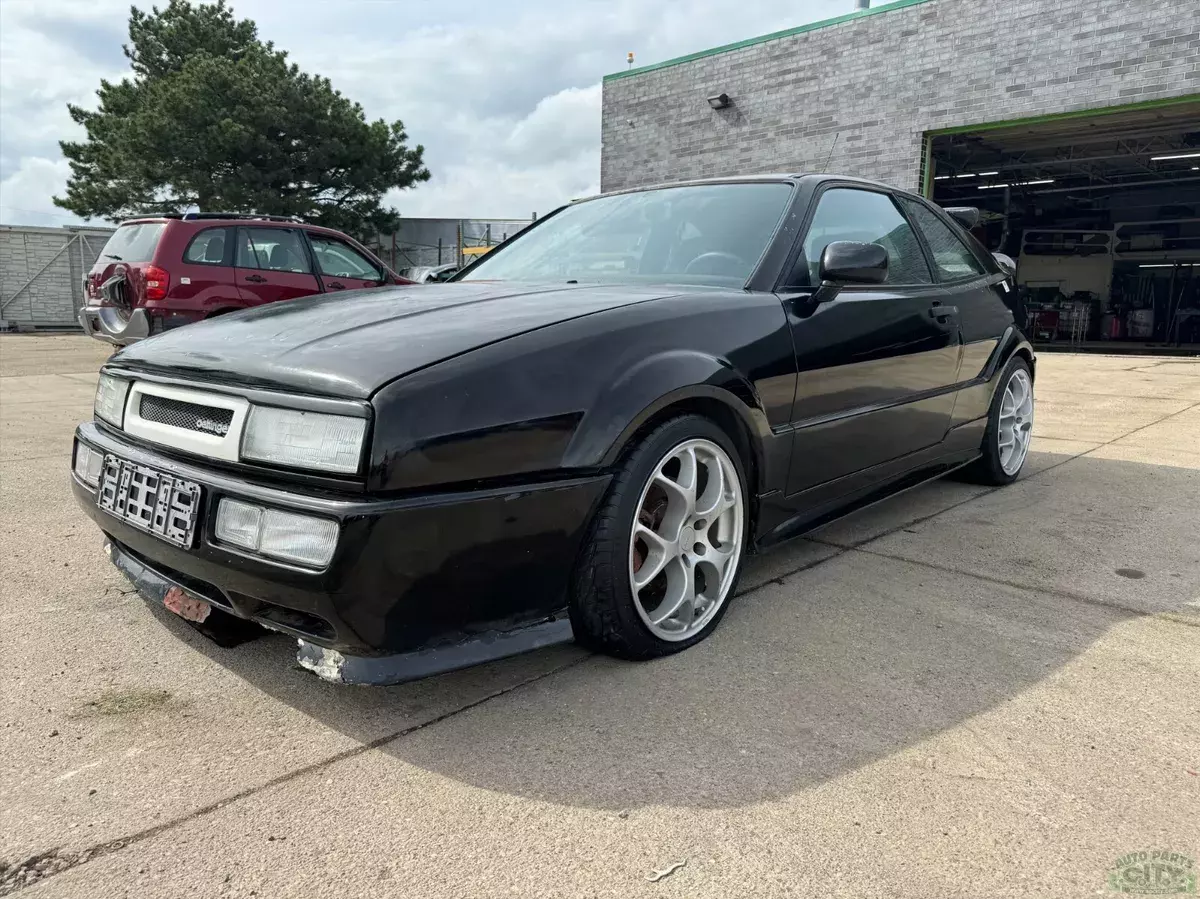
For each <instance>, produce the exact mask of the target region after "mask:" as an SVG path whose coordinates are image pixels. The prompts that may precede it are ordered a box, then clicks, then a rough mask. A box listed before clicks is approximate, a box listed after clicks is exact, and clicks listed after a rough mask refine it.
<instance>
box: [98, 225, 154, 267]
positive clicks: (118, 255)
mask: <svg viewBox="0 0 1200 899" xmlns="http://www.w3.org/2000/svg"><path fill="white" fill-rule="evenodd" d="M166 227H167V226H166V224H165V223H164V222H141V223H135V224H132V225H122V226H121V227H119V228H118V229H117V230H116V231H114V232H113V236H112V237H110V238H109V239H108V243H106V244H105V245H104V249H103V250H101V251H100V255H101V256H102V257H104V258H107V259H113V260H116V261H117V262H149V261H150V260H151V259H153V258H154V248H155V247H157V246H158V238H159V237H160V236H161V235H162V233H163V229H164V228H166Z"/></svg>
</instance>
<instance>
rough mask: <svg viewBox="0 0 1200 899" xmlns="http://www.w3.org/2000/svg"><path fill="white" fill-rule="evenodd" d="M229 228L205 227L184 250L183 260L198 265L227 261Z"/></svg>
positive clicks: (217, 263)
mask: <svg viewBox="0 0 1200 899" xmlns="http://www.w3.org/2000/svg"><path fill="white" fill-rule="evenodd" d="M228 232H229V229H228V228H205V229H204V230H203V231H201V232H200V233H199V234H197V235H196V236H195V237H193V238H192V240H191V243H189V244H188V246H187V249H186V250H184V251H183V261H184V262H191V263H194V264H196V265H221V264H222V263H223V262H224V261H225V244H226V242H227V241H228V239H229V237H228Z"/></svg>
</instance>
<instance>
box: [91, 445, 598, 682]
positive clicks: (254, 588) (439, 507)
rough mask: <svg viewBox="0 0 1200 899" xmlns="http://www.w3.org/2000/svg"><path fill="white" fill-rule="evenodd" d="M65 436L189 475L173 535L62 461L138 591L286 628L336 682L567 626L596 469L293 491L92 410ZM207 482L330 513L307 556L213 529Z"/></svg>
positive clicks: (474, 652) (461, 659)
mask: <svg viewBox="0 0 1200 899" xmlns="http://www.w3.org/2000/svg"><path fill="white" fill-rule="evenodd" d="M76 437H77V439H79V440H81V441H83V442H84V443H87V444H89V445H90V446H92V447H94V448H96V449H98V450H101V451H103V452H106V453H113V454H115V455H117V456H119V457H121V458H123V459H128V460H130V461H133V462H137V463H140V464H142V465H146V466H149V467H151V468H155V469H157V470H159V471H164V472H167V473H170V474H173V475H176V476H179V477H183V478H187V479H189V480H192V481H196V482H197V483H199V484H200V485H201V487H202V490H203V495H202V498H201V503H202V505H201V509H200V520H199V524H198V526H197V530H196V536H195V540H194V545H193V546H192V547H191V548H187V549H184V548H181V547H178V546H175V545H173V544H170V543H167V542H166V541H164V540H162V539H160V538H158V537H155V536H153V535H151V534H148V533H146V532H145V531H142V530H139V529H138V528H135V527H133V526H132V525H129V524H126V523H125V522H123V521H121V520H120V519H117V518H115V517H113V516H111V515H109V514H108V513H106V512H104V511H102V510H101V509H100V508H99V507H98V506H97V505H96V500H95V491H94V490H93V489H91V488H90V487H88V486H87V485H86V484H84V483H83V482H82V481H80V480H79V479H78V478H77V477H75V476H74V475H72V486H73V489H74V491H75V495H76V497H77V498H78V500H79V502H80V505H81V506H82V507H83V509H84V511H85V512H87V514H88V515H90V516H91V517H92V519H93V520H94V521H95V522H96V524H97V525H99V527H100V529H101V530H102V531H103V532H104V534H105V535H106V536H107V537H108V538H109V542H110V544H111V547H112V548H111V550H110V554H111V557H112V558H113V561H114V563H115V564H116V565H117V567H118V568H120V569H121V570H122V571H123V572H124V573H125V574H126V576H127V577H129V578H130V580H131V581H132V582H133V583H134V584H135V586H137V587H138V589H139V592H141V593H142V595H143V596H146V597H147V598H148V599H151V600H157V601H161V600H162V598H163V595H165V592H166V589H168V588H169V587H170V586H172V585H177V586H180V587H182V588H183V589H184V590H186V591H187V592H188V593H191V594H193V595H195V596H199V597H201V598H203V599H205V600H207V601H208V602H210V603H211V604H212V605H213V606H215V607H217V608H219V609H222V610H224V611H226V612H228V613H231V614H234V615H237V616H239V617H241V618H247V619H251V620H254V621H258V622H259V623H261V624H263V625H265V626H267V627H270V628H272V629H275V630H279V631H283V632H285V633H289V634H293V635H295V636H296V637H299V638H300V639H301V641H302V643H301V652H300V660H301V662H302V663H304V664H306V666H307V667H310V668H313V669H314V670H316V671H317V673H318V674H321V675H322V676H325V677H328V678H330V679H336V680H341V681H343V682H369V683H387V682H397V681H399V680H407V679H410V678H412V677H420V676H424V675H427V674H432V673H434V672H436V671H442V670H448V669H450V668H457V667H462V666H463V665H469V664H474V663H476V662H481V661H485V660H487V659H491V658H499V657H501V656H505V655H512V654H513V653H516V652H522V651H525V650H527V649H532V648H535V647H536V646H540V645H545V644H547V643H552V642H559V641H561V640H566V639H570V636H571V632H570V625H569V623H568V622H567V618H566V613H565V607H566V595H567V587H568V584H569V580H570V576H571V569H572V566H573V564H574V561H575V559H576V557H577V553H578V549H579V545H580V543H581V541H582V540H583V538H584V535H585V532H586V528H587V523H588V521H589V519H590V517H591V513H592V511H593V509H594V508H595V507H596V504H597V503H598V501H599V499H600V497H601V496H602V495H603V493H604V490H605V488H606V487H607V484H608V476H607V475H589V476H585V477H577V478H570V479H563V480H550V481H539V482H537V483H529V484H521V485H515V486H504V487H497V488H488V489H480V490H472V491H463V492H447V493H439V494H428V495H422V496H405V497H400V498H377V497H366V496H362V495H353V494H350V495H342V494H338V495H333V494H320V495H317V494H315V493H311V492H310V493H293V492H289V491H287V490H283V489H279V488H278V487H275V486H271V485H269V484H266V483H259V482H250V481H247V480H246V479H244V478H241V477H238V476H235V475H231V474H228V473H225V472H221V471H217V470H214V469H211V468H206V467H201V466H199V465H196V464H193V463H191V462H184V461H181V460H179V459H176V458H174V457H170V456H167V455H163V454H160V453H158V452H154V451H151V450H148V449H146V448H144V447H142V446H140V445H135V444H133V443H130V442H127V441H126V440H124V439H119V438H117V437H115V436H113V435H112V434H111V433H109V432H107V431H104V430H102V429H101V428H99V427H97V426H96V425H95V424H94V423H87V424H84V425H81V426H80V427H79V429H78V431H77V432H76ZM222 496H232V497H237V498H240V499H247V500H250V501H254V502H258V503H262V504H264V505H269V506H275V507H278V508H282V509H288V510H294V511H296V512H300V513H307V514H311V515H317V516H322V517H326V518H334V519H336V520H337V521H338V522H339V525H340V538H339V542H338V547H337V550H336V552H335V554H334V557H333V560H332V561H331V562H330V564H329V566H328V567H327V568H326V569H325V570H323V571H308V570H305V569H302V568H299V567H292V566H289V565H286V564H281V563H276V562H270V561H267V560H265V559H261V558H257V557H254V556H251V555H249V554H245V553H242V552H239V551H237V550H233V549H230V548H227V547H223V546H220V545H218V544H217V543H215V541H214V539H213V523H214V518H215V510H216V500H217V499H219V498H220V497H222Z"/></svg>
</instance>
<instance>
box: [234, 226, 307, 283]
mask: <svg viewBox="0 0 1200 899" xmlns="http://www.w3.org/2000/svg"><path fill="white" fill-rule="evenodd" d="M237 266H238V268H259V269H263V270H264V271H271V272H300V273H306V272H310V271H312V269H310V268H309V265H308V254H307V253H306V252H305V250H304V243H303V242H302V241H301V239H300V235H299V233H298V232H296V231H291V230H288V229H286V228H239V229H238V246H237Z"/></svg>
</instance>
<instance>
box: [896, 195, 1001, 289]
mask: <svg viewBox="0 0 1200 899" xmlns="http://www.w3.org/2000/svg"><path fill="white" fill-rule="evenodd" d="M900 202H901V203H903V204H904V208H905V209H906V210H908V214H909V215H910V216H912V219H913V221H914V222H916V223H917V227H918V228H920V229H921V233H922V234H924V235H925V240H926V241H927V242H928V243H929V249H930V250H931V251H932V253H933V265H934V267H935V268H936V269H937V270H938V275H939V276H940V277H941V279H942V280H943V281H961V280H962V279H963V278H972V277H974V276H976V275H982V274H983V273H984V270H983V266H982V265H980V264H979V260H978V259H976V258H975V254H974V253H972V252H971V251H970V250H968V249H967V246H966V244H964V243H963V242H962V241H961V240H960V239H959V237H958V235H957V234H955V233H954V232H953V231H952V230H950V226H949V225H947V224H946V223H945V222H943V221H942V220H941V219H940V218H938V217H937V216H936V215H935V214H934V213H933V211H932V210H931V209H929V208H928V207H927V206H926V205H925V204H924V203H919V202H917V201H916V200H909V199H907V198H904V197H902V198H901V199H900Z"/></svg>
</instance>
